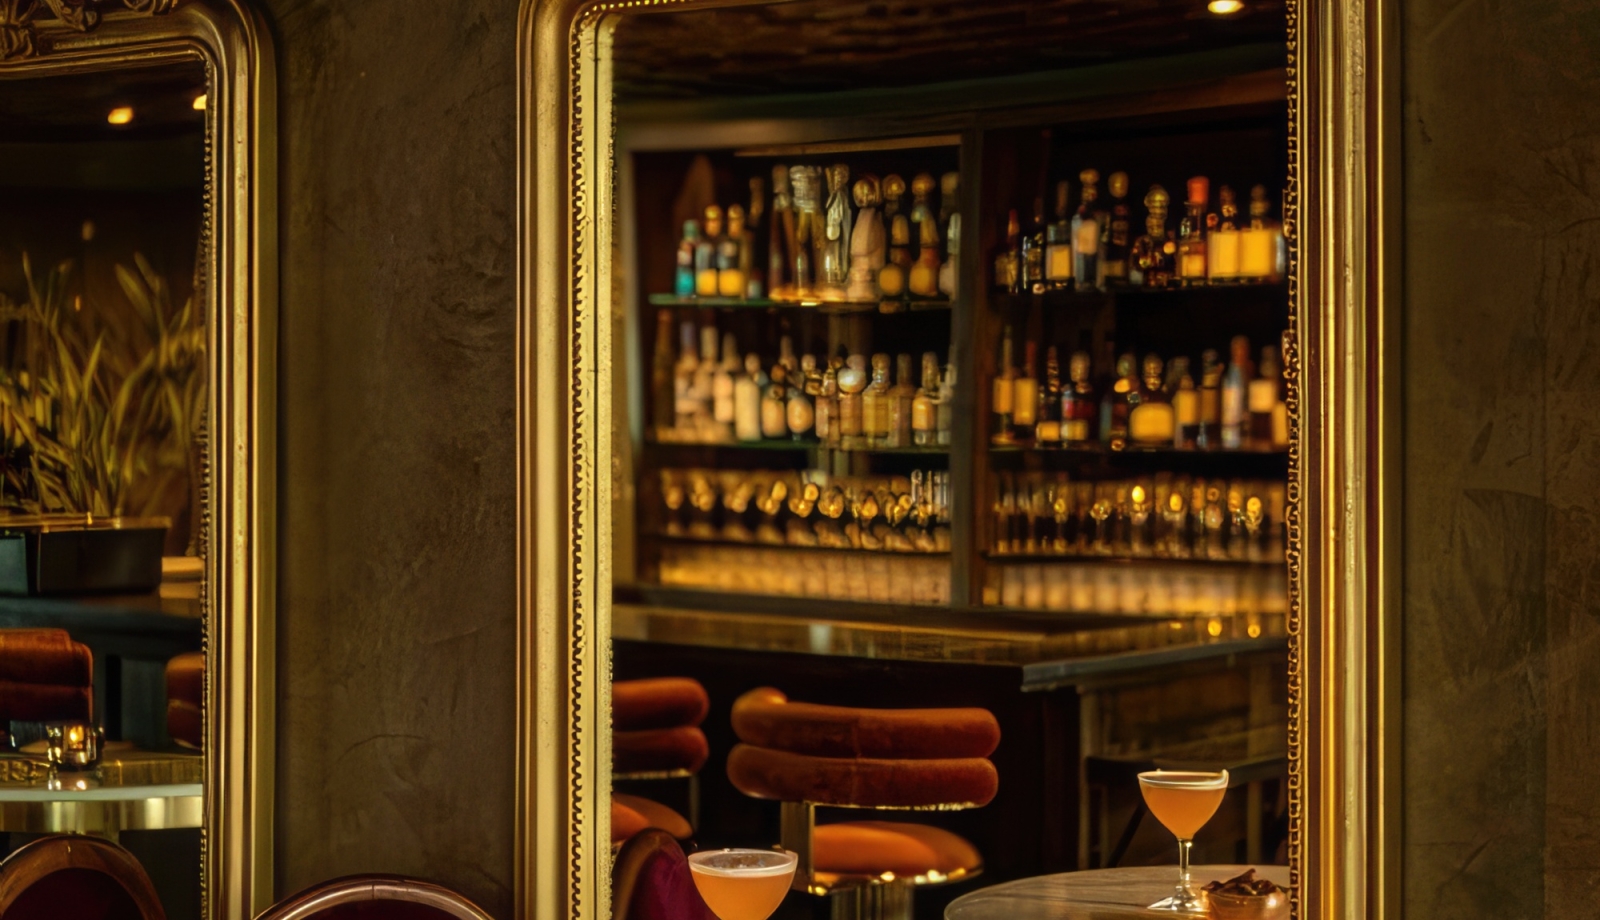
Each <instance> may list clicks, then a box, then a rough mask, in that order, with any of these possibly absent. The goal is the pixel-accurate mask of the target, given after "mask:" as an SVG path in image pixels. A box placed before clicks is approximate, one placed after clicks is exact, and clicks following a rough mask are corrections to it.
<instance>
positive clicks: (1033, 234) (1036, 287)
mask: <svg viewBox="0 0 1600 920" xmlns="http://www.w3.org/2000/svg"><path fill="white" fill-rule="evenodd" d="M1044 250H1045V224H1044V199H1043V198H1035V199H1034V200H1033V223H1032V224H1030V225H1028V232H1027V234H1026V235H1025V236H1023V238H1022V263H1021V264H1022V289H1023V290H1025V291H1032V292H1033V293H1035V294H1042V293H1044V290H1045V286H1046V281H1045V264H1044Z"/></svg>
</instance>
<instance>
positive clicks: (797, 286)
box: [789, 166, 828, 298]
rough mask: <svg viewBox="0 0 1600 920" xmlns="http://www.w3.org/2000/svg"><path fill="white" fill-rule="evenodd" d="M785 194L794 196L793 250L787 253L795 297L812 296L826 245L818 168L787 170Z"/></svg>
mask: <svg viewBox="0 0 1600 920" xmlns="http://www.w3.org/2000/svg"><path fill="white" fill-rule="evenodd" d="M789 191H790V193H791V194H792V195H793V196H794V215H795V233H794V251H793V252H792V253H790V258H791V259H792V262H793V266H794V268H793V271H794V293H795V296H796V297H800V298H805V297H815V296H816V294H817V280H818V279H817V269H818V268H819V267H820V265H821V262H822V259H821V255H822V250H823V248H824V247H825V246H826V245H827V242H828V239H827V225H826V222H825V221H824V220H823V217H822V169H821V167H818V166H791V167H789Z"/></svg>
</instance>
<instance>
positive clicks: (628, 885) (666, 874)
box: [611, 828, 716, 920]
mask: <svg viewBox="0 0 1600 920" xmlns="http://www.w3.org/2000/svg"><path fill="white" fill-rule="evenodd" d="M611 917H612V920H716V916H715V915H714V914H712V913H711V908H709V907H707V906H706V902H705V901H704V900H703V899H701V897H700V890H699V889H698V888H696V887H695V884H694V877H693V876H692V875H691V874H690V869H689V860H688V858H687V857H685V856H684V855H683V850H682V848H680V847H679V846H678V841H676V840H674V839H672V835H671V834H669V833H667V832H666V831H663V830H659V829H656V828H651V829H649V830H643V831H640V832H639V833H637V834H635V835H633V836H632V837H630V838H629V839H628V842H627V843H626V844H623V847H622V850H621V851H620V852H619V853H617V858H616V862H615V863H614V864H613V866H612V869H611Z"/></svg>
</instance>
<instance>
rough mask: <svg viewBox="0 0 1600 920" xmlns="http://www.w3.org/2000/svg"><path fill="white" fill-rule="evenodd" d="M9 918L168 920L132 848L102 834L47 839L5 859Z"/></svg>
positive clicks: (2, 910) (1, 896) (1, 895)
mask: <svg viewBox="0 0 1600 920" xmlns="http://www.w3.org/2000/svg"><path fill="white" fill-rule="evenodd" d="M0 917H4V918H5V920H60V918H63V917H71V918H73V920H166V913H165V912H163V911H162V909H161V900H160V899H159V898H158V897H157V896H156V891H155V886H153V885H151V884H150V877H149V876H148V875H146V874H145V871H144V868H143V867H142V866H140V865H139V861H138V860H137V859H135V858H134V857H133V854H131V853H129V852H128V851H127V850H124V849H123V848H121V847H119V846H117V845H116V844H114V843H111V842H110V841H107V840H101V839H99V838H97V837H82V836H78V835H76V834H60V835H56V836H52V837H42V838H40V839H38V840H35V841H33V842H32V843H29V844H26V845H24V846H23V847H22V848H21V849H18V850H17V851H16V852H14V853H12V854H11V855H10V856H8V857H6V859H5V861H4V862H0Z"/></svg>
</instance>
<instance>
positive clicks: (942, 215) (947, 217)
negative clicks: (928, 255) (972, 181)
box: [939, 172, 961, 297]
mask: <svg viewBox="0 0 1600 920" xmlns="http://www.w3.org/2000/svg"><path fill="white" fill-rule="evenodd" d="M939 233H940V235H941V236H942V237H943V238H944V263H943V264H942V265H940V266H939V293H941V294H943V295H944V296H946V297H955V296H956V292H957V291H958V290H959V288H958V282H959V275H958V271H959V269H958V265H959V264H960V255H959V253H960V249H961V174H960V173H958V172H947V173H945V174H944V175H942V176H940V177H939Z"/></svg>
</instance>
